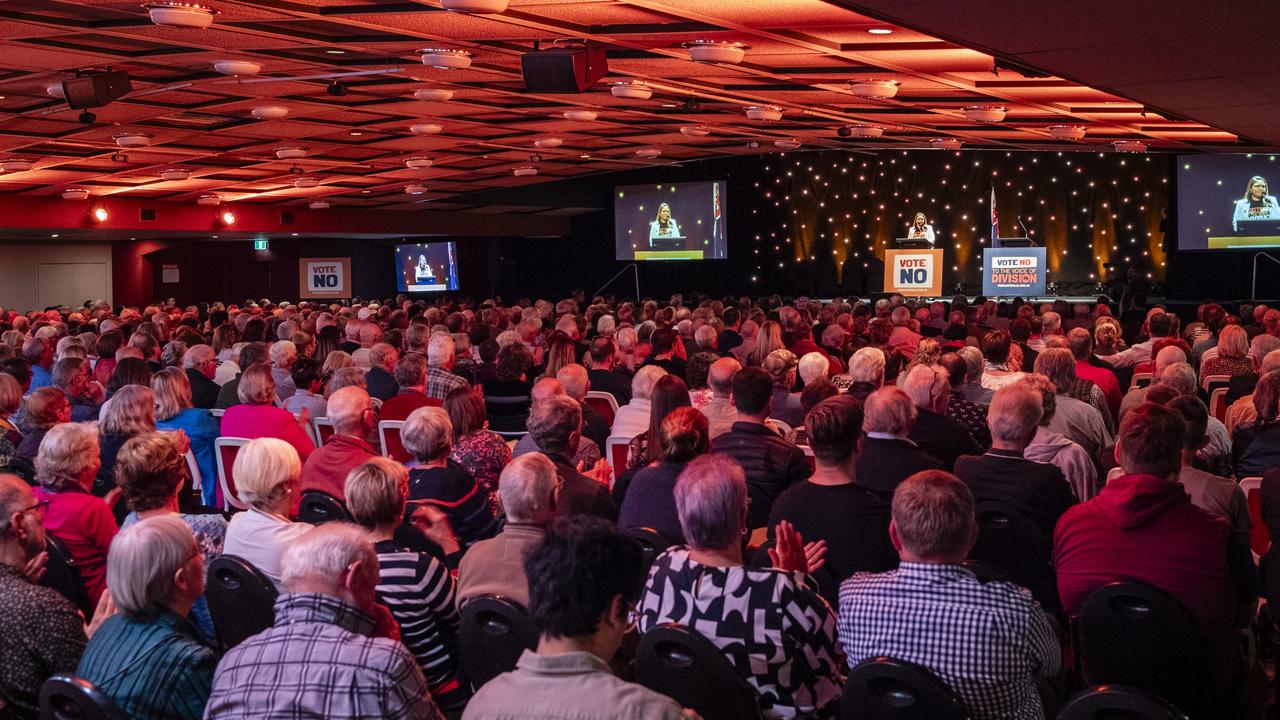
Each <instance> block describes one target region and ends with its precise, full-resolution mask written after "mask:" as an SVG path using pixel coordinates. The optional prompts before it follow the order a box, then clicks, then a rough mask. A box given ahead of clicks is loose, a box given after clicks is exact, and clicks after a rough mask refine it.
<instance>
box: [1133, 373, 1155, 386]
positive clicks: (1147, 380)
mask: <svg viewBox="0 0 1280 720" xmlns="http://www.w3.org/2000/svg"><path fill="white" fill-rule="evenodd" d="M1154 379H1155V374H1154V373H1149V372H1136V373H1134V374H1133V377H1132V378H1131V379H1130V380H1129V389H1130V390H1132V389H1134V388H1142V387H1146V386H1148V385H1150V384H1151V382H1152V380H1154Z"/></svg>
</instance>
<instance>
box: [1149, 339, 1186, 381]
mask: <svg viewBox="0 0 1280 720" xmlns="http://www.w3.org/2000/svg"><path fill="white" fill-rule="evenodd" d="M1186 361H1187V354H1186V353H1185V352H1183V351H1182V348H1180V347H1178V346H1176V345H1167V346H1165V347H1163V348H1160V352H1158V353H1156V360H1155V372H1156V375H1159V374H1160V373H1161V372H1163V371H1164V369H1165V368H1167V367H1169V366H1170V365H1174V364H1176V363H1185V362H1186Z"/></svg>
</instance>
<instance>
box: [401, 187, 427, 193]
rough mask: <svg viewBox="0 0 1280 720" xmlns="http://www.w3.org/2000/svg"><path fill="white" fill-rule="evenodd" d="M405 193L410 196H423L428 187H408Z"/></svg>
mask: <svg viewBox="0 0 1280 720" xmlns="http://www.w3.org/2000/svg"><path fill="white" fill-rule="evenodd" d="M404 191H405V192H406V193H408V194H410V195H422V194H423V193H425V192H426V191H427V186H426V185H418V184H413V185H406V186H405V188H404Z"/></svg>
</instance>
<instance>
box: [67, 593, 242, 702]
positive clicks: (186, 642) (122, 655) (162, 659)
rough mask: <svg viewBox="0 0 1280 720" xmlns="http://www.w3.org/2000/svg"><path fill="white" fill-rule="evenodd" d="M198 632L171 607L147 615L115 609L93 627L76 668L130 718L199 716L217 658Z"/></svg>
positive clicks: (77, 672)
mask: <svg viewBox="0 0 1280 720" xmlns="http://www.w3.org/2000/svg"><path fill="white" fill-rule="evenodd" d="M199 638H200V634H199V632H198V631H197V630H196V628H195V626H194V625H192V624H191V623H190V622H188V621H187V620H185V619H183V618H180V617H178V616H177V615H174V614H173V613H171V612H163V613H161V614H160V615H159V616H157V617H154V618H147V619H132V618H129V617H126V616H125V615H123V614H121V615H114V616H112V617H110V618H107V620H106V621H104V622H103V623H102V626H101V627H100V628H98V631H97V632H96V633H94V635H93V639H91V640H90V641H89V646H88V647H87V648H85V651H84V657H82V658H81V659H80V667H79V668H78V669H77V670H76V674H77V675H79V676H80V677H82V678H84V679H85V680H88V681H89V682H91V683H93V684H94V686H96V687H97V688H98V689H99V690H101V691H102V692H103V693H105V694H106V695H107V696H108V697H110V698H111V699H112V700H114V701H115V704H116V706H117V707H118V708H120V711H121V712H123V713H124V714H125V715H126V716H128V717H130V718H138V719H141V720H145V719H146V718H157V719H161V718H191V719H193V720H198V719H199V718H200V717H201V716H202V715H204V704H205V701H207V700H208V699H209V689H210V686H211V685H212V684H213V670H214V667H215V666H216V665H217V663H218V658H217V655H215V654H214V651H213V648H210V647H209V646H207V645H205V644H204V643H203V642H201V641H200V639H199Z"/></svg>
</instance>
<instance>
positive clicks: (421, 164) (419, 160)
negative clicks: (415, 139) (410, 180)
mask: <svg viewBox="0 0 1280 720" xmlns="http://www.w3.org/2000/svg"><path fill="white" fill-rule="evenodd" d="M433 163H434V161H433V160H432V159H431V158H429V157H426V156H424V155H419V156H415V157H411V158H409V159H407V160H405V161H404V164H405V166H406V167H408V168H409V169H410V170H426V169H427V168H429V167H431V165H432V164H433Z"/></svg>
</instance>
